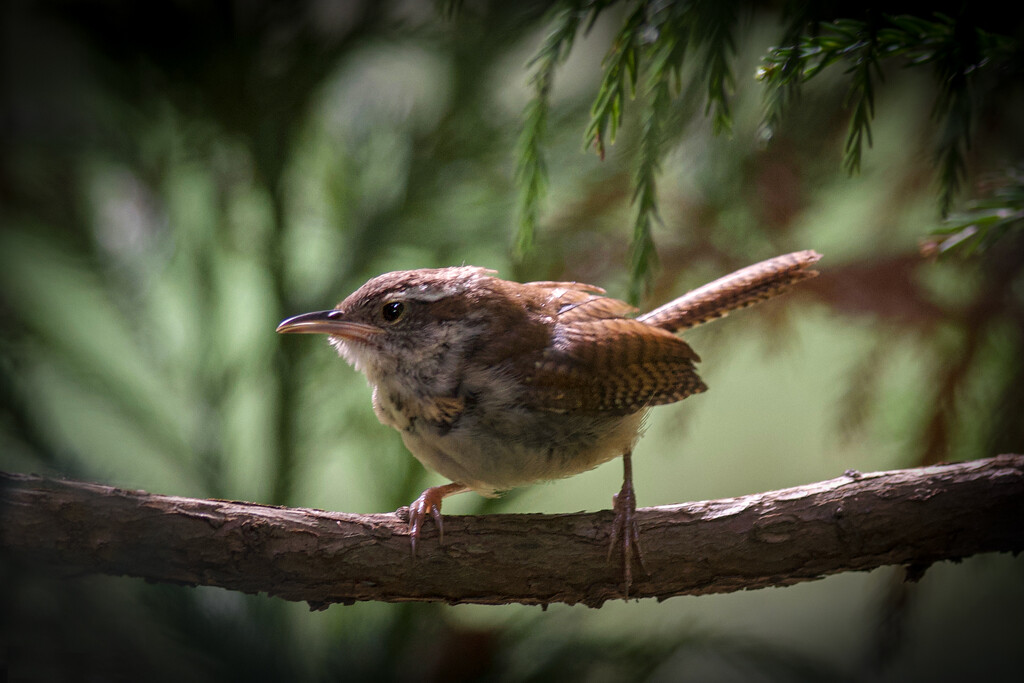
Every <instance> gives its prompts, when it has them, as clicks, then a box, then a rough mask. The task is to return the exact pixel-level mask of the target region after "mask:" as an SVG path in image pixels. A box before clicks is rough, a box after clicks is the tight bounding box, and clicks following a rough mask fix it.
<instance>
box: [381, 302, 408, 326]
mask: <svg viewBox="0 0 1024 683" xmlns="http://www.w3.org/2000/svg"><path fill="white" fill-rule="evenodd" d="M404 312H405V304H403V303H402V302H401V301H389V302H387V303H386V304H384V307H383V308H382V309H380V314H381V317H383V318H384V320H385V322H389V323H393V322H395V321H396V320H398V319H399V318H401V317H402V313H404Z"/></svg>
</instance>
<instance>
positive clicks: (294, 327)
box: [277, 309, 381, 342]
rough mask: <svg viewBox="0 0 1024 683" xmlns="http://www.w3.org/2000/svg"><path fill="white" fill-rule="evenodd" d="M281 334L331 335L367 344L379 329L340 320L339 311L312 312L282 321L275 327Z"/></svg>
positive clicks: (378, 332)
mask: <svg viewBox="0 0 1024 683" xmlns="http://www.w3.org/2000/svg"><path fill="white" fill-rule="evenodd" d="M277 331H278V332H281V333H286V332H290V333H293V334H332V335H334V336H337V337H341V338H342V339H351V340H353V341H360V342H367V341H369V340H370V339H371V338H372V337H373V336H374V335H377V334H380V332H381V329H380V328H379V327H375V326H373V325H367V324H365V323H357V322H353V321H351V320H345V319H344V318H342V313H341V311H338V310H333V309H332V310H330V311H314V312H313V313H303V314H302V315H296V316H293V317H291V318H288V319H287V320H285V321H283V322H282V323H281V324H280V325H278V326H277Z"/></svg>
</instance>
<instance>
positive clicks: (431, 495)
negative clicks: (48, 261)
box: [409, 484, 466, 557]
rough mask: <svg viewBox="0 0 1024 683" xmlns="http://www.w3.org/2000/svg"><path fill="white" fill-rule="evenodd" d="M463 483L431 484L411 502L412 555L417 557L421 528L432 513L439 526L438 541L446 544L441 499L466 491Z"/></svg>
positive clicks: (410, 538) (410, 535)
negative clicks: (417, 544)
mask: <svg viewBox="0 0 1024 683" xmlns="http://www.w3.org/2000/svg"><path fill="white" fill-rule="evenodd" d="M465 490H466V487H465V486H463V485H462V484H445V485H444V486H431V487H430V488H429V489H427V490H426V491H424V492H423V493H421V494H420V497H419V498H417V499H416V500H414V501H413V502H412V503H410V504H409V542H410V544H411V545H412V556H413V557H416V543H417V541H419V539H420V530H421V529H422V528H423V522H425V521H426V519H427V515H430V516H431V517H432V518H433V520H434V524H435V525H436V526H437V534H438V543H439V544H441V545H444V521H443V520H442V519H441V501H442V500H444V499H445V498H446V497H447V496H450V495H452V494H453V493H459V492H460V491H465Z"/></svg>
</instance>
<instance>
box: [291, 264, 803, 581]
mask: <svg viewBox="0 0 1024 683" xmlns="http://www.w3.org/2000/svg"><path fill="white" fill-rule="evenodd" d="M820 258H821V256H820V255H819V254H818V253H817V252H814V251H809V250H808V251H800V252H793V253H790V254H785V255H782V256H777V257H775V258H772V259H768V260H766V261H762V262H760V263H757V264H754V265H752V266H748V267H746V268H743V269H741V270H738V271H736V272H734V273H732V274H730V275H726V276H725V277H722V278H720V279H718V280H715V281H714V282H711V283H709V284H707V285H704V286H703V287H700V288H698V289H695V290H693V291H691V292H689V293H688V294H685V295H683V296H682V297H679V298H678V299H675V300H673V301H670V302H669V303H666V304H665V305H663V306H660V307H658V308H656V309H654V310H652V311H650V312H648V313H645V314H642V315H637V309H635V308H634V307H633V306H631V305H629V304H627V303H625V302H623V301H620V300H618V299H615V298H612V297H610V296H608V295H607V293H606V292H605V290H603V289H601V288H600V287H597V286H594V285H589V284H583V283H579V282H554V281H543V282H526V283H519V282H512V281H509V280H503V279H500V278H498V277H496V275H497V273H496V272H495V271H493V270H488V269H486V268H481V267H476V266H453V267H446V268H422V269H415V270H403V271H395V272H389V273H384V274H382V275H378V276H376V277H374V278H372V279H370V280H369V281H367V282H366V283H365V284H364V285H362V286H361V287H359V288H358V289H357V290H356V291H355V292H353V293H352V294H351V295H349V296H348V297H346V298H345V299H344V300H343V301H341V303H339V304H338V305H337V306H335V307H334V308H333V309H330V310H322V311H314V312H311V313H303V314H301V315H296V316H293V317H290V318H287V319H286V320H284V321H282V322H281V323H280V324H279V325H278V326H277V332H279V333H299V334H326V335H327V336H328V340H329V342H330V344H331V346H333V347H334V349H335V350H336V351H337V352H338V354H339V355H340V356H341V357H342V358H344V359H345V360H346V361H347V362H348V363H349V364H350V365H352V366H353V367H354V368H355V369H356V370H357V371H359V372H361V373H363V374H364V375H365V376H366V379H367V380H368V382H369V384H370V385H371V386H372V388H373V400H372V403H373V410H374V412H375V413H376V416H377V418H378V420H379V421H380V422H381V423H382V424H384V425H387V426H390V427H393V428H394V429H396V430H398V431H399V433H400V434H401V437H402V441H403V442H404V444H405V446H406V447H407V448H408V450H409V451H410V452H411V453H412V455H413V456H414V457H415V458H416V459H418V460H419V461H420V462H421V463H422V464H423V465H424V466H426V467H427V468H428V469H431V470H433V471H435V472H437V473H439V474H441V475H442V476H444V477H446V478H447V479H449V480H450V482H451V483H449V484H445V485H442V486H434V487H430V488H428V489H426V490H425V491H424V492H423V493H422V495H420V496H419V498H417V499H416V500H415V501H413V503H411V504H410V506H409V536H410V544H411V549H412V555H413V557H415V556H416V553H417V543H418V541H419V539H420V537H421V535H422V531H423V529H424V524H425V522H426V519H427V518H428V517H430V518H431V519H432V520H433V522H434V524H435V526H436V527H437V530H438V534H439V542H440V543H441V544H443V542H444V536H443V534H444V526H443V518H442V516H441V503H442V501H443V499H444V498H446V497H448V496H451V495H453V494H456V493H460V492H463V491H475V492H476V493H478V494H481V495H483V496H488V497H492V496H496V495H499V494H500V493H501V492H503V491H507V490H510V489H513V488H516V487H520V486H525V485H529V484H533V483H537V482H541V481H548V480H552V479H559V478H563V477H568V476H572V475H575V474H578V473H580V472H584V471H586V470H590V469H592V468H594V467H597V466H598V465H601V464H602V463H605V462H607V461H609V460H612V459H614V458H617V457H621V458H622V460H623V484H622V487H621V489H620V490H619V492H618V493H617V494H616V495H614V496H613V497H612V502H613V505H612V507H613V510H614V513H615V515H614V521H613V525H612V529H611V531H610V534H609V537H610V543H609V560H611V558H612V556H613V555H614V554H618V555H620V556H621V561H622V565H623V580H624V590H625V594H626V595H627V596H628V595H629V591H630V588H631V585H632V582H633V563H634V562H636V564H637V566H638V567H639V569H640V570H641V571H646V569H645V567H644V562H643V553H642V551H641V546H640V539H639V528H638V524H637V520H636V496H635V492H634V487H633V475H632V454H633V450H634V447H635V445H636V442H637V440H638V439H639V438H640V435H641V432H642V425H643V422H644V417H645V415H646V413H647V412H648V410H649V409H650V408H652V407H654V406H658V405H664V404H669V403H674V402H676V401H681V400H683V399H685V398H687V397H688V396H691V395H694V394H698V393H701V392H703V391H705V390H706V389H707V386H706V385H705V384H704V382H703V380H701V378H700V377H699V375H698V374H697V371H696V366H695V364H696V363H697V362H698V361H699V360H700V358H699V356H698V355H697V353H696V352H695V351H694V350H693V349H692V348H691V347H690V345H689V344H687V343H686V342H685V341H683V339H682V338H680V337H679V336H677V334H678V333H679V332H682V331H684V330H687V329H689V328H692V327H694V326H696V325H700V324H702V323H705V322H708V321H710V320H714V319H716V318H721V317H723V316H725V315H727V314H728V313H730V312H732V311H735V310H737V309H740V308H744V307H746V306H749V305H751V304H754V303H757V302H759V301H763V300H765V299H768V298H771V297H773V296H775V295H777V294H780V293H782V292H783V291H786V290H787V289H789V287H790V286H791V285H793V284H795V283H796V282H799V281H801V280H805V279H807V278H810V277H814V276H816V275H817V272H816V271H814V270H810V268H809V267H810V266H811V265H812V264H814V263H815V262H817V261H818V260H819V259H820Z"/></svg>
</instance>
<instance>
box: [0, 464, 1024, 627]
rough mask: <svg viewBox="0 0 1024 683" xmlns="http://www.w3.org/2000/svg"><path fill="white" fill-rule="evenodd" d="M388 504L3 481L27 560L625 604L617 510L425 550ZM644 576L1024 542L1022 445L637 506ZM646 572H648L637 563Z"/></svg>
mask: <svg viewBox="0 0 1024 683" xmlns="http://www.w3.org/2000/svg"><path fill="white" fill-rule="evenodd" d="M403 512H405V510H404V509H403V510H399V511H398V513H395V514H377V515H354V514H345V513H339V512H322V511H319V510H308V509H295V508H281V507H272V506H266V505H257V504H253V503H240V502H231V501H222V500H196V499H190V498H179V497H174V496H162V495H153V494H149V493H145V492H142V491H126V490H123V489H117V488H112V487H109V486H101V485H98V484H90V483H83V482H75V481H58V480H53V479H45V478H41V477H37V476H30V475H11V474H4V475H0V545H2V547H3V549H4V554H6V555H8V556H9V559H13V560H15V561H18V562H23V563H32V564H33V565H34V566H39V567H41V568H46V569H48V570H49V571H56V572H58V573H60V574H67V575H76V574H81V573H93V572H101V573H105V574H114V575H129V576H137V577H142V578H145V579H148V580H152V581H164V582H173V583H180V584H188V585H200V584H201V585H213V586H222V587H224V588H229V589H232V590H240V591H245V592H249V593H256V592H265V593H268V594H270V595H276V596H279V597H282V598H285V599H287V600H302V601H307V602H309V604H310V606H311V607H313V608H314V609H316V608H324V607H326V606H327V605H329V604H331V603H335V602H341V603H351V602H353V601H356V600H384V601H408V600H423V601H426V600H433V601H443V602H449V603H466V602H473V603H486V604H498V603H509V602H519V603H526V604H541V605H545V604H548V603H552V602H566V603H584V604H587V605H591V606H599V605H601V604H602V603H603V602H604V601H606V600H608V599H613V598H617V597H621V577H622V568H621V566H616V565H610V564H608V562H607V560H606V556H607V543H608V531H609V529H610V527H611V519H612V515H611V512H609V511H604V512H596V513H576V514H560V515H546V514H515V515H487V516H476V517H474V516H446V517H445V538H444V541H445V542H444V545H443V546H440V545H438V538H437V534H436V531H435V529H434V527H433V525H432V524H428V526H427V529H426V531H425V533H424V537H423V538H422V539H421V545H420V549H419V557H418V558H417V559H415V560H414V559H413V558H412V557H411V555H410V552H409V539H408V536H407V534H406V525H405V521H404V519H403V517H402V516H401V513H403ZM638 517H639V522H640V534H641V539H642V541H643V544H644V550H645V563H646V568H647V570H648V572H649V575H648V576H643V575H640V576H636V577H635V579H634V581H635V583H634V585H633V588H632V591H631V597H656V598H659V599H664V598H668V597H671V596H674V595H687V594H689V595H693V594H703V593H721V592H728V591H735V590H740V589H750V588H761V587H764V586H783V585H789V584H793V583H797V582H800V581H807V580H811V579H818V578H822V577H824V576H827V575H829V574H835V573H839V572H845V571H859V570H868V569H873V568H875V567H879V566H882V565H907V566H908V567H910V568H911V569H912V570H913V572H914V573H915V574H916V573H919V572H920V571H923V569H924V568H926V567H927V566H928V565H929V564H931V563H933V562H936V561H940V560H956V559H959V558H962V557H967V556H969V555H973V554H976V553H982V552H1006V551H1009V552H1014V553H1016V552H1020V551H1021V550H1022V549H1024V456H1021V455H1003V456H999V457H995V458H990V459H986V460H977V461H972V462H964V463H956V464H951V465H942V466H936V467H926V468H919V469H910V470H896V471H891V472H876V473H870V474H861V473H857V472H852V471H851V472H847V473H846V474H845V475H844V476H841V477H839V478H837V479H831V480H829V481H823V482H819V483H816V484H809V485H806V486H798V487H795V488H791V489H785V490H782V491H772V492H768V493H759V494H756V495H750V496H742V497H739V498H728V499H723V500H713V501H703V502H696V503H684V504H681V505H671V506H665V507H658V508H647V509H642V510H639V511H638ZM636 573H640V572H636Z"/></svg>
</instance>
